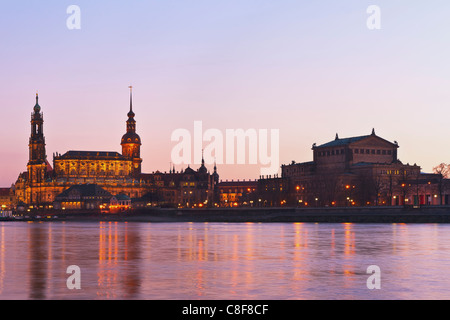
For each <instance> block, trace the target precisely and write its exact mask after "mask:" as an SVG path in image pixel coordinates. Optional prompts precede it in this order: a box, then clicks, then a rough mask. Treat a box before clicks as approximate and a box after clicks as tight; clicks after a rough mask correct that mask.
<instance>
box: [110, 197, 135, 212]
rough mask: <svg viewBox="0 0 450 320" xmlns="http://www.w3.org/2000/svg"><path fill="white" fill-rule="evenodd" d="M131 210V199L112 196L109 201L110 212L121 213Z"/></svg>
mask: <svg viewBox="0 0 450 320" xmlns="http://www.w3.org/2000/svg"><path fill="white" fill-rule="evenodd" d="M129 209H131V198H130V197H129V196H127V195H125V194H118V195H115V196H112V197H111V199H110V201H109V211H110V212H122V211H126V210H129Z"/></svg>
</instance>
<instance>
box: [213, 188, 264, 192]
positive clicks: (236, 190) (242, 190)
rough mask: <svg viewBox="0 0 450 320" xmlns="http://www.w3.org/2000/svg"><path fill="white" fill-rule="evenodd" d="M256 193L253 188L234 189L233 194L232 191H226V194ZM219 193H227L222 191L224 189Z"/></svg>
mask: <svg viewBox="0 0 450 320" xmlns="http://www.w3.org/2000/svg"><path fill="white" fill-rule="evenodd" d="M255 191H256V189H255V188H253V189H251V188H247V189H242V188H241V189H234V192H233V189H228V193H238V192H239V193H244V192H255ZM220 193H227V190H224V189H220Z"/></svg>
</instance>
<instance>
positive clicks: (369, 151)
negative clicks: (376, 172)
mask: <svg viewBox="0 0 450 320" xmlns="http://www.w3.org/2000/svg"><path fill="white" fill-rule="evenodd" d="M353 153H356V154H378V155H380V154H381V155H386V154H387V155H392V150H375V149H353Z"/></svg>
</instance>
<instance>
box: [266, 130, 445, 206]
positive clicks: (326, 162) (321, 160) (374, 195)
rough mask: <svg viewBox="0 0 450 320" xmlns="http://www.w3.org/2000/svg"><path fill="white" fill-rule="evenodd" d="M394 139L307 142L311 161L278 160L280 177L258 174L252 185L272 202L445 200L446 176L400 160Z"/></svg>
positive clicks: (435, 202) (413, 202) (414, 202)
mask: <svg viewBox="0 0 450 320" xmlns="http://www.w3.org/2000/svg"><path fill="white" fill-rule="evenodd" d="M398 148H399V146H398V143H397V142H396V141H394V142H393V143H392V142H390V141H387V140H385V139H383V138H381V137H379V136H377V135H376V134H375V130H372V133H371V134H370V135H365V136H357V137H351V138H343V139H341V138H339V136H338V135H337V134H336V137H335V139H334V140H332V141H330V142H328V143H325V144H322V145H316V144H313V146H312V150H313V161H309V162H303V163H296V162H295V161H293V162H292V163H291V164H289V165H283V166H282V168H281V169H282V175H281V177H270V178H267V177H266V178H262V179H260V180H259V188H258V191H259V193H260V197H261V198H263V201H265V202H266V203H268V205H272V206H280V205H296V206H330V207H331V206H373V205H416V206H418V205H440V204H449V194H450V181H449V180H447V179H443V177H441V176H439V175H437V174H424V173H422V172H421V168H420V167H419V166H418V165H416V164H414V165H410V164H403V163H402V162H401V161H400V160H399V159H398V155H397V150H398Z"/></svg>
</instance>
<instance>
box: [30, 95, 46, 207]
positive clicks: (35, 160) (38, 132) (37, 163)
mask: <svg viewBox="0 0 450 320" xmlns="http://www.w3.org/2000/svg"><path fill="white" fill-rule="evenodd" d="M43 126H44V118H43V114H42V112H41V107H40V106H39V96H38V94H37V93H36V105H35V106H34V108H33V113H32V114H31V135H30V140H29V144H28V149H29V157H28V164H27V169H28V186H29V188H30V189H29V200H30V201H29V202H30V203H31V204H32V203H40V202H41V199H40V193H39V192H38V189H37V188H38V187H39V186H40V185H41V184H42V183H44V181H45V174H46V168H47V163H46V161H47V156H46V153H45V137H44V130H43ZM33 189H34V190H33Z"/></svg>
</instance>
